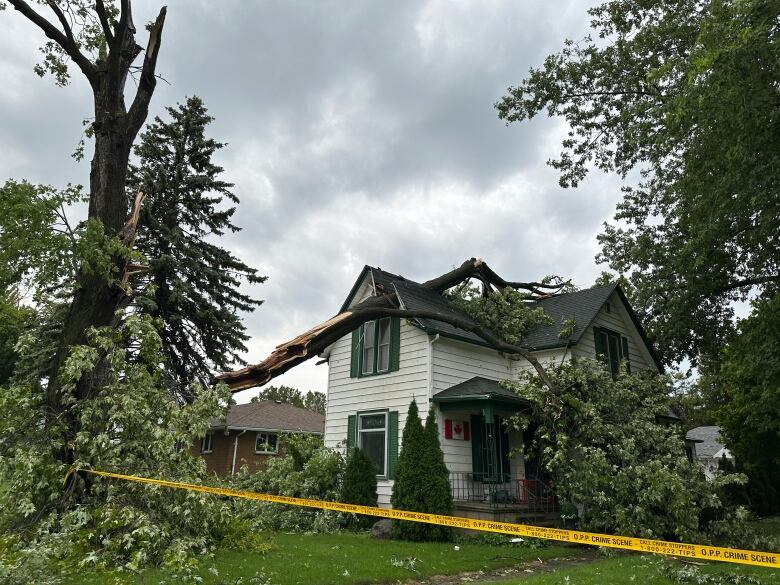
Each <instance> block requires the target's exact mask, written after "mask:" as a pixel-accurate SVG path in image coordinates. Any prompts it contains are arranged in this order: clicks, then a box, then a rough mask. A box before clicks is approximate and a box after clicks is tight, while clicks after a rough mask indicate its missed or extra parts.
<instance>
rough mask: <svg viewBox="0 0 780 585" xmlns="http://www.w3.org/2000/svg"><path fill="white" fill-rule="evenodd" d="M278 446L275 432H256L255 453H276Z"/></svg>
mask: <svg viewBox="0 0 780 585" xmlns="http://www.w3.org/2000/svg"><path fill="white" fill-rule="evenodd" d="M278 447H279V437H278V436H277V435H276V433H257V437H256V438H255V453H276V452H277V451H278Z"/></svg>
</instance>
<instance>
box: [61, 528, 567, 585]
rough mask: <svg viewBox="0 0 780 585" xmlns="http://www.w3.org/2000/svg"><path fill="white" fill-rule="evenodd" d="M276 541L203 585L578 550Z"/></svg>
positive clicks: (458, 566) (365, 577)
mask: <svg viewBox="0 0 780 585" xmlns="http://www.w3.org/2000/svg"><path fill="white" fill-rule="evenodd" d="M272 540H273V543H274V548H273V550H272V551H271V552H269V553H268V554H266V555H257V554H248V553H238V552H232V551H220V552H218V553H217V554H216V556H215V558H214V560H213V561H205V562H204V563H203V567H202V568H201V572H200V575H201V576H202V577H203V583H204V585H218V584H222V583H235V582H237V581H238V579H239V578H242V579H243V580H244V581H243V582H244V583H246V584H248V583H250V581H249V579H250V578H252V577H254V576H256V575H258V574H262V575H263V576H264V577H265V578H267V581H268V582H269V583H272V584H273V585H297V584H301V585H309V584H311V585H317V584H322V585H325V584H331V583H345V584H348V583H377V582H385V583H387V582H396V581H398V580H402V581H403V580H407V579H419V578H424V577H430V576H432V575H445V574H453V573H460V572H465V571H479V570H490V569H497V568H502V567H511V566H514V565H517V564H520V563H525V562H530V561H533V560H536V559H537V558H540V559H542V560H548V559H552V558H555V557H562V556H571V555H573V554H577V550H576V549H572V548H566V547H560V546H550V547H546V548H539V549H529V548H520V547H510V546H491V545H485V544H472V543H458V544H453V543H447V544H445V543H412V542H400V541H394V540H387V541H377V540H373V539H371V538H370V537H369V536H367V535H363V534H351V533H342V534H311V535H301V534H274V535H273V536H272ZM456 546H457V547H459V550H456V549H455V547H456ZM212 567H213V568H215V569H217V571H218V574H217V575H214V574H213V573H212V572H209V568H212ZM166 576H168V575H166V574H165V572H163V571H160V570H153V571H147V572H146V573H144V581H143V582H144V583H157V582H159V581H160V580H162V579H164V578H165V577H166ZM170 581H173V579H169V582H170ZM67 582H68V583H70V584H73V585H75V584H76V583H79V584H81V583H83V584H85V585H98V584H100V585H103V584H106V585H107V584H111V585H113V584H115V583H139V582H140V581H139V579H138V577H135V576H129V575H127V574H121V573H119V574H117V573H101V574H89V573H81V574H79V575H75V576H73V577H72V578H71V580H70V581H67ZM260 582H264V581H260Z"/></svg>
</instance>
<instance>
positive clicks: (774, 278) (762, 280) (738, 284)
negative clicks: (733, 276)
mask: <svg viewBox="0 0 780 585" xmlns="http://www.w3.org/2000/svg"><path fill="white" fill-rule="evenodd" d="M778 281H780V274H773V275H770V276H757V277H755V278H745V279H744V280H736V281H734V282H730V283H728V284H725V285H723V286H718V287H715V288H714V289H712V292H713V293H715V294H722V293H725V292H729V291H732V290H734V289H738V288H745V287H746V286H758V285H759V284H768V283H770V282H778Z"/></svg>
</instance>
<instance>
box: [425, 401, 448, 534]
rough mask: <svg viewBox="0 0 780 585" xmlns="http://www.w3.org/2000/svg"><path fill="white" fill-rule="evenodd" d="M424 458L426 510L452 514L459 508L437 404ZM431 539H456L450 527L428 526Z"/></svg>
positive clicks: (427, 426) (431, 412)
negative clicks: (455, 502)
mask: <svg viewBox="0 0 780 585" xmlns="http://www.w3.org/2000/svg"><path fill="white" fill-rule="evenodd" d="M423 437H424V439H425V443H424V452H423V454H424V457H425V461H424V463H423V469H425V470H426V472H427V473H426V474H425V482H424V484H423V486H424V487H423V496H424V497H423V500H424V502H425V511H426V512H428V513H429V514H443V515H445V516H451V515H452V513H453V512H454V510H455V508H454V505H453V502H452V490H451V489H450V473H449V470H448V469H447V465H446V464H445V463H444V453H443V452H442V450H441V443H440V442H439V425H438V424H436V411H435V410H434V409H433V406H431V408H430V409H429V410H428V418H427V419H426V420H425V432H424V434H423ZM426 528H427V539H428V540H444V541H448V540H452V528H450V527H449V526H427V525H426Z"/></svg>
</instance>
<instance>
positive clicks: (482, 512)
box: [450, 472, 558, 526]
mask: <svg viewBox="0 0 780 585" xmlns="http://www.w3.org/2000/svg"><path fill="white" fill-rule="evenodd" d="M450 488H451V490H452V499H453V500H454V503H455V515H456V516H462V517H464V518H475V519H478V520H495V521H499V522H519V523H524V524H536V525H545V526H552V525H555V524H556V523H557V520H558V500H557V498H556V495H555V491H554V490H553V488H552V486H551V485H550V484H548V483H546V482H544V481H542V480H540V479H537V478H527V477H507V478H505V479H504V481H500V482H484V481H480V480H479V479H475V477H474V474H473V473H463V472H461V473H450Z"/></svg>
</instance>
